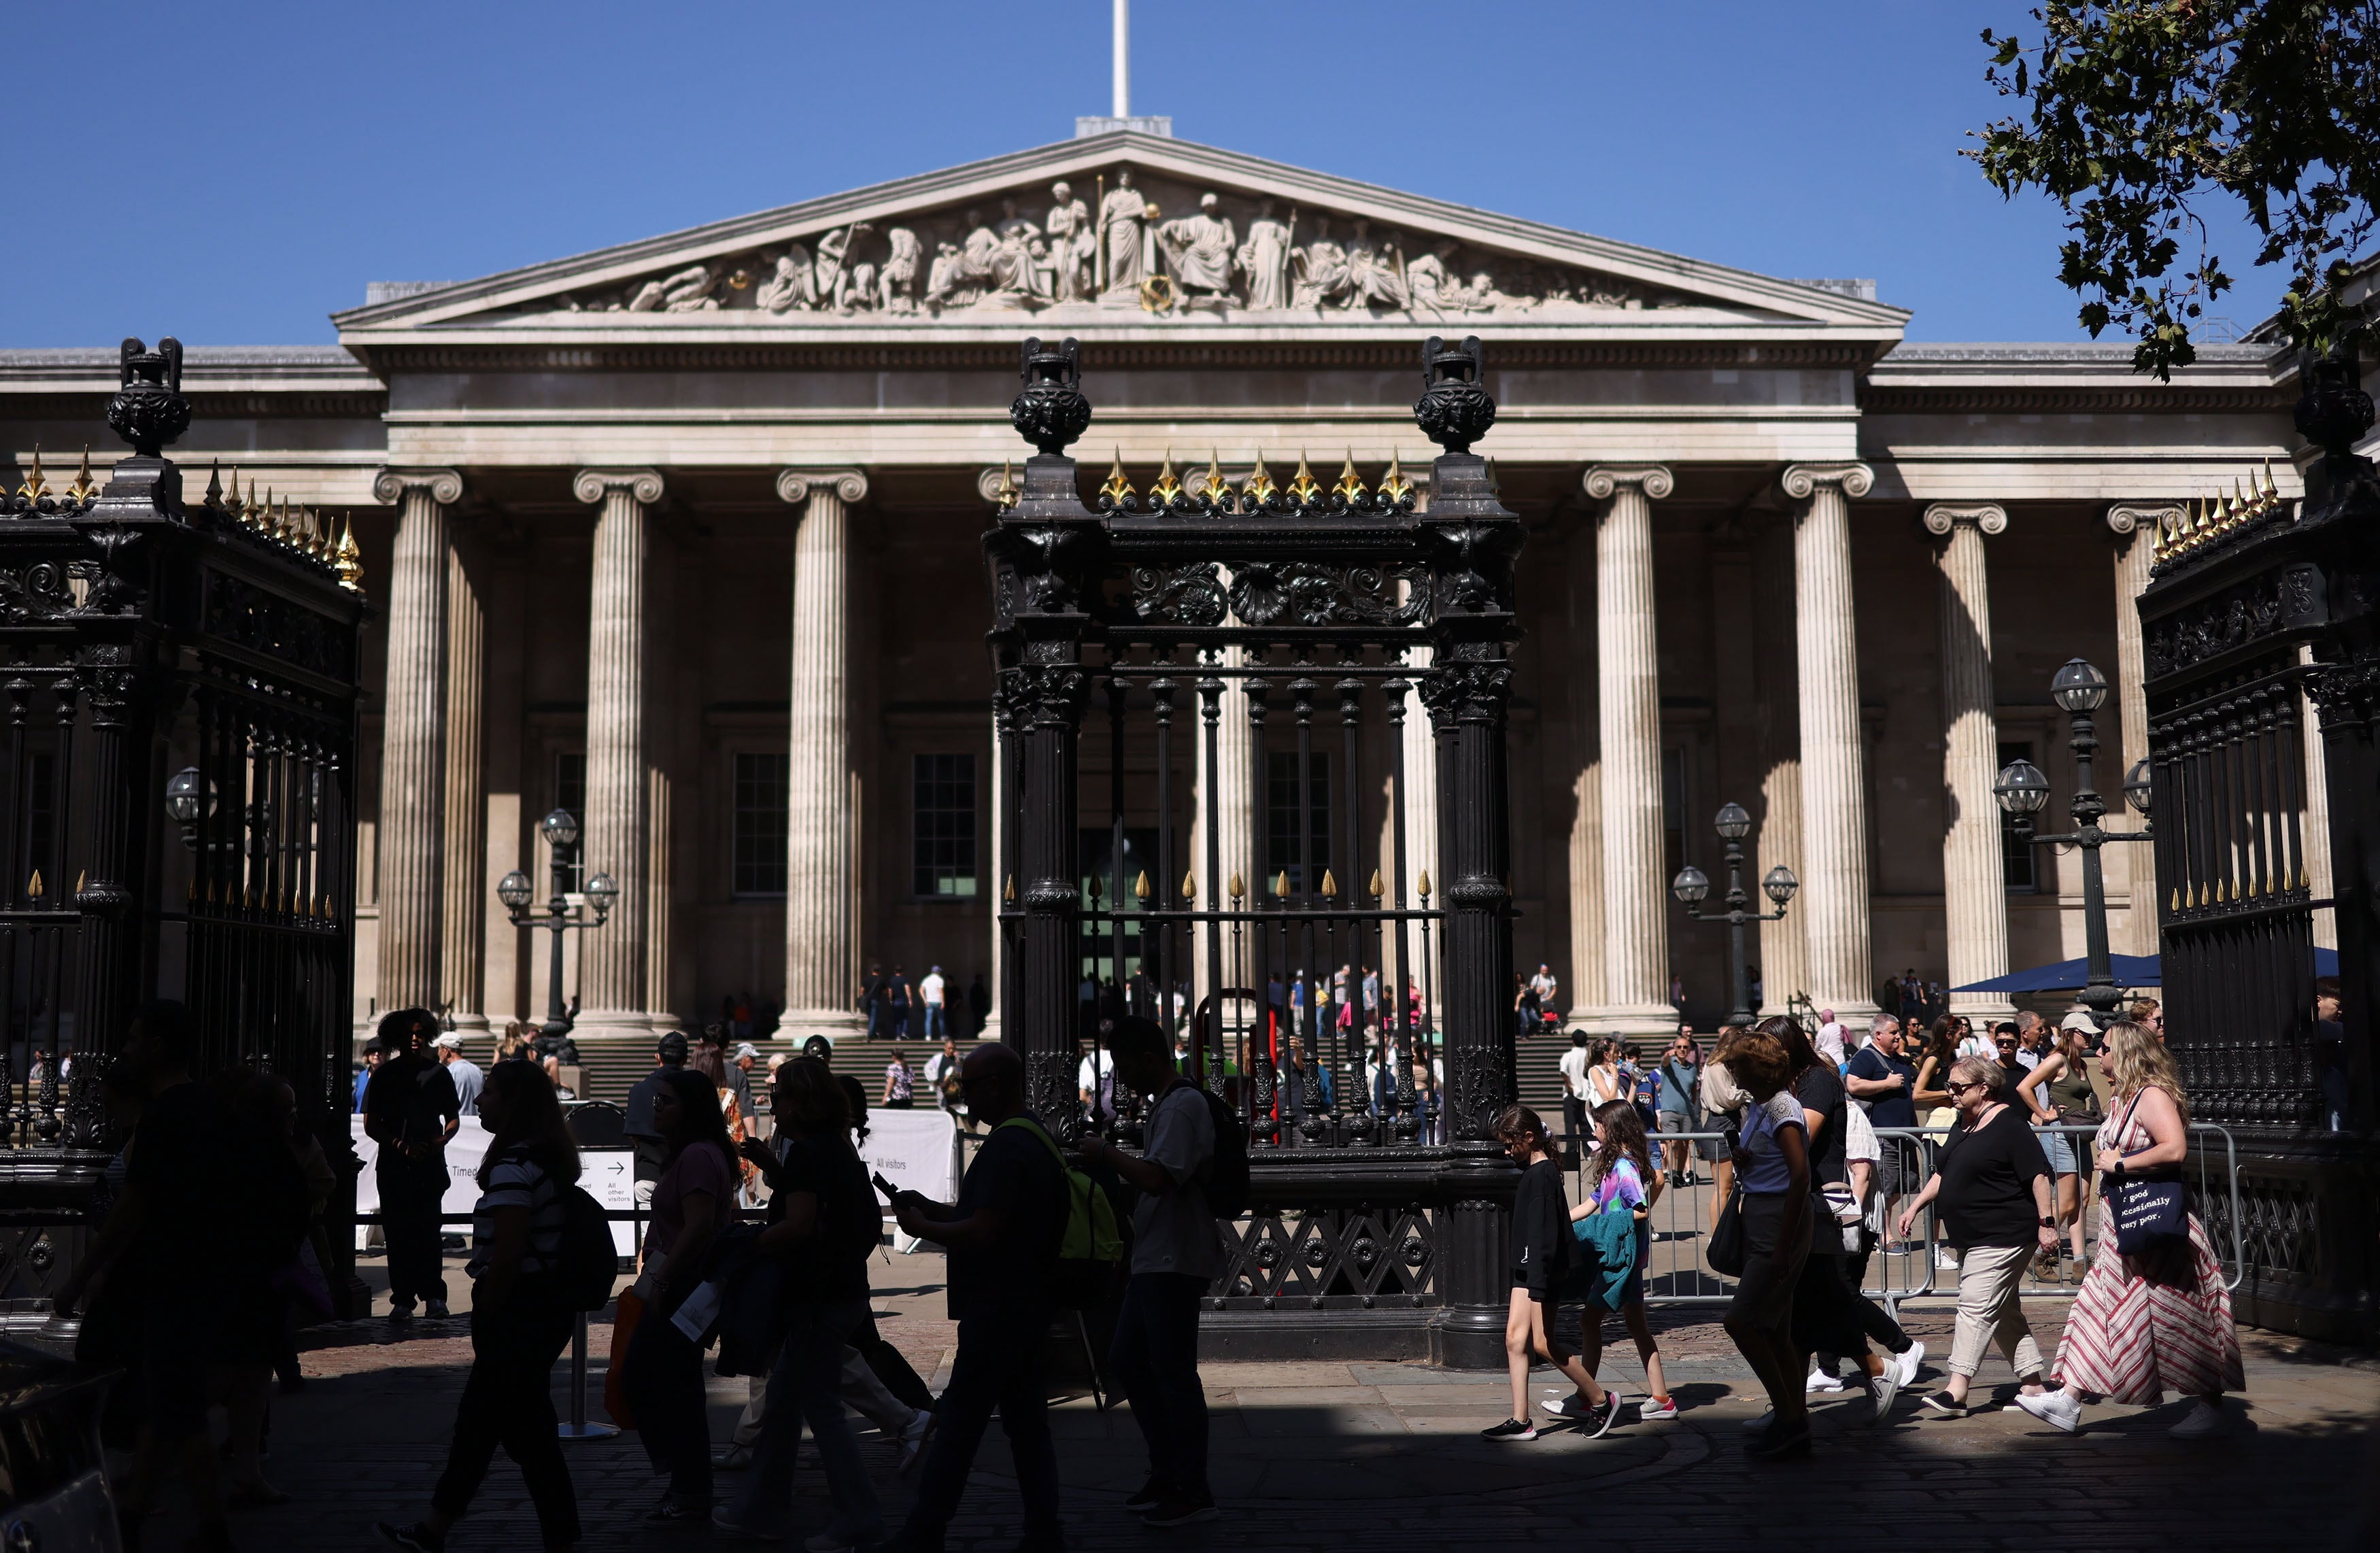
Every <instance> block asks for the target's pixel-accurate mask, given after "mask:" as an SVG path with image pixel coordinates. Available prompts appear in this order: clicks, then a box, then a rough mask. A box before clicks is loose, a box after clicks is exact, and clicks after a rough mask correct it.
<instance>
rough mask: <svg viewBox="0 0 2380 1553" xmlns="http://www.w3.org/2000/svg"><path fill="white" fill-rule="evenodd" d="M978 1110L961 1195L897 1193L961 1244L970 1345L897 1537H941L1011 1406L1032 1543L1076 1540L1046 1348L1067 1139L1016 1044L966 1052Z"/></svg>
mask: <svg viewBox="0 0 2380 1553" xmlns="http://www.w3.org/2000/svg"><path fill="white" fill-rule="evenodd" d="M959 1087H960V1092H961V1093H962V1094H963V1095H964V1096H965V1098H966V1105H967V1110H969V1111H970V1112H971V1113H972V1114H973V1115H975V1116H976V1117H977V1119H978V1120H980V1121H984V1122H990V1126H991V1131H990V1134H988V1135H987V1136H986V1137H985V1139H984V1142H983V1147H981V1148H979V1149H977V1151H976V1157H975V1162H974V1163H973V1164H972V1165H970V1166H968V1167H967V1172H966V1179H965V1181H964V1182H962V1183H960V1186H959V1200H958V1201H957V1202H955V1203H952V1204H947V1205H946V1204H942V1203H936V1202H930V1201H929V1200H928V1199H927V1198H925V1197H924V1196H923V1195H919V1194H917V1193H915V1192H904V1193H902V1194H901V1195H899V1196H898V1197H896V1198H894V1199H893V1208H894V1210H895V1212H896V1213H897V1215H898V1217H899V1219H900V1223H901V1229H902V1231H903V1232H904V1233H905V1234H908V1235H912V1236H914V1237H916V1238H917V1239H920V1240H930V1241H934V1242H937V1243H939V1244H941V1245H943V1246H945V1247H947V1248H948V1250H949V1252H950V1272H949V1280H950V1282H949V1298H950V1312H951V1318H952V1319H953V1320H954V1321H956V1322H957V1323H958V1327H959V1331H958V1338H959V1341H958V1356H957V1358H956V1359H955V1360H954V1361H953V1364H952V1365H951V1382H950V1385H949V1386H948V1387H946V1388H945V1389H943V1391H942V1397H941V1402H940V1403H939V1404H937V1406H936V1407H935V1410H934V1419H935V1423H934V1436H933V1441H932V1443H931V1444H930V1445H929V1446H928V1447H927V1450H926V1461H925V1466H924V1469H923V1471H922V1473H921V1474H920V1475H919V1479H918V1484H917V1500H916V1502H915V1504H914V1505H913V1506H912V1508H911V1509H910V1511H909V1519H908V1521H907V1523H905V1524H904V1525H903V1527H902V1528H901V1534H900V1535H899V1536H898V1537H897V1538H896V1539H895V1540H894V1544H893V1546H895V1547H903V1548H911V1549H919V1550H924V1549H940V1548H941V1546H942V1532H943V1529H944V1528H945V1527H947V1526H948V1525H949V1524H950V1523H951V1517H952V1516H953V1514H955V1513H956V1512H957V1510H958V1503H959V1496H960V1494H961V1493H963V1492H964V1491H965V1488H966V1480H967V1473H968V1471H969V1469H970V1468H972V1467H973V1466H974V1464H975V1452H976V1447H977V1445H979V1444H980V1443H981V1442H982V1440H983V1431H984V1429H985V1427H986V1426H988V1425H989V1424H990V1422H991V1413H992V1410H993V1409H994V1408H998V1409H999V1410H1000V1424H1001V1427H1002V1429H1003V1430H1005V1431H1006V1432H1007V1435H1008V1446H1009V1452H1010V1454H1011V1456H1012V1457H1013V1458H1014V1462H1015V1469H1016V1488H1017V1493H1018V1495H1019V1496H1020V1497H1021V1498H1023V1499H1024V1501H1025V1537H1024V1541H1023V1543H1022V1544H1020V1546H1021V1547H1025V1548H1027V1549H1042V1550H1048V1549H1056V1548H1062V1547H1064V1545H1065V1534H1064V1532H1063V1531H1062V1529H1061V1526H1060V1523H1059V1520H1058V1456H1057V1452H1056V1450H1055V1449H1054V1448H1053V1447H1052V1446H1051V1444H1050V1413H1049V1403H1048V1401H1047V1399H1046V1397H1045V1396H1044V1394H1043V1392H1042V1389H1041V1376H1040V1366H1039V1364H1038V1357H1039V1354H1040V1351H1041V1340H1042V1339H1043V1338H1044V1337H1045V1336H1047V1335H1048V1333H1049V1330H1050V1278H1051V1275H1052V1274H1053V1273H1054V1272H1055V1271H1056V1265H1057V1260H1058V1244H1059V1241H1060V1240H1061V1238H1062V1237H1063V1235H1064V1234H1065V1231H1066V1214H1067V1207H1068V1205H1067V1189H1066V1176H1065V1171H1064V1169H1063V1167H1062V1165H1061V1163H1060V1157H1059V1154H1058V1147H1057V1145H1056V1144H1055V1143H1054V1142H1052V1141H1051V1140H1050V1134H1048V1133H1046V1132H1044V1131H1042V1128H1041V1124H1040V1123H1039V1122H1037V1121H1035V1120H1034V1119H1033V1117H1032V1116H1031V1115H1030V1114H1029V1113H1028V1112H1026V1109H1025V1063H1024V1060H1023V1059H1021V1058H1020V1057H1018V1056H1017V1055H1016V1052H1015V1050H1014V1049H1013V1048H1010V1047H1007V1046H1004V1045H1000V1044H997V1043H995V1044H990V1045H985V1046H978V1047H977V1048H976V1049H974V1050H973V1051H970V1052H968V1053H967V1054H966V1057H965V1060H963V1061H962V1062H960V1063H959Z"/></svg>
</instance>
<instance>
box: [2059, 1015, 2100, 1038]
mask: <svg viewBox="0 0 2380 1553" xmlns="http://www.w3.org/2000/svg"><path fill="white" fill-rule="evenodd" d="M2058 1028H2059V1029H2061V1030H2080V1031H2082V1032H2083V1034H2084V1035H2086V1036H2095V1035H2097V1034H2098V1033H2099V1024H2098V1021H2096V1020H2095V1019H2093V1018H2092V1017H2091V1013H2090V1011H2089V1010H2088V1009H2079V1008H2078V1009H2076V1010H2074V1011H2073V1012H2072V1013H2069V1014H2068V1015H2067V1016H2066V1017H2065V1018H2063V1019H2061V1020H2059V1021H2058Z"/></svg>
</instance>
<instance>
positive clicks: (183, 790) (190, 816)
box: [165, 766, 206, 825]
mask: <svg viewBox="0 0 2380 1553" xmlns="http://www.w3.org/2000/svg"><path fill="white" fill-rule="evenodd" d="M205 789H206V783H205V782H204V781H203V779H201V778H200V775H199V769H198V768H197V767H196V766H185V767H183V768H182V769H181V770H178V771H176V772H175V773H174V780H173V781H171V782H169V783H166V784H165V813H166V814H167V815H168V816H170V817H171V818H172V819H173V820H174V822H175V823H176V824H177V825H195V824H197V823H198V821H199V795H200V793H201V792H204V791H205Z"/></svg>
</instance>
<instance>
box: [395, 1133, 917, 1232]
mask: <svg viewBox="0 0 2380 1553" xmlns="http://www.w3.org/2000/svg"><path fill="white" fill-rule="evenodd" d="M349 1122H350V1128H349V1130H350V1132H351V1133H352V1134H353V1135H354V1138H355V1144H356V1158H357V1159H361V1160H362V1161H363V1162H364V1169H363V1173H362V1174H361V1175H359V1176H358V1177H356V1211H357V1212H358V1213H359V1214H362V1213H378V1212H379V1211H380V1171H379V1169H378V1162H379V1159H380V1145H379V1144H377V1143H374V1142H373V1141H372V1140H371V1139H370V1138H368V1137H366V1136H365V1135H364V1119H363V1118H362V1117H361V1116H356V1117H351V1118H350V1119H349ZM487 1157H488V1130H487V1129H486V1128H485V1127H482V1126H481V1125H480V1119H479V1118H478V1117H476V1116H467V1117H464V1118H463V1119H462V1122H461V1124H460V1125H458V1126H457V1127H456V1128H455V1135H454V1136H453V1137H451V1138H448V1139H447V1140H446V1195H445V1197H444V1199H443V1201H441V1202H440V1204H439V1208H438V1210H439V1212H441V1213H468V1212H470V1211H471V1209H472V1208H473V1207H476V1206H478V1204H479V1201H480V1162H481V1161H482V1160H484V1159H487ZM885 1173H886V1174H887V1175H891V1174H892V1171H886V1172H885ZM894 1179H895V1180H898V1179H899V1178H898V1177H894ZM578 1184H579V1185H581V1186H583V1187H585V1188H586V1189H587V1194H588V1195H589V1196H591V1197H593V1198H594V1199H595V1200H596V1201H597V1202H599V1203H601V1204H602V1205H603V1207H604V1208H605V1209H606V1210H618V1211H621V1212H625V1211H626V1210H628V1209H629V1208H632V1207H636V1206H637V1164H636V1156H635V1155H634V1154H632V1153H631V1152H629V1151H628V1150H627V1149H625V1148H619V1149H611V1148H605V1149H593V1148H590V1149H588V1150H587V1151H585V1152H584V1153H582V1154H580V1155H579V1156H578ZM919 1190H921V1191H922V1190H924V1188H922V1187H920V1188H919ZM377 1228H378V1226H377V1225H371V1224H358V1225H357V1226H356V1249H357V1250H358V1251H361V1250H363V1249H365V1243H366V1242H367V1241H368V1240H369V1239H370V1234H371V1231H373V1230H375V1229H377ZM443 1232H444V1233H447V1234H450V1235H451V1234H462V1233H468V1226H467V1225H462V1224H447V1225H445V1226H443ZM612 1244H613V1246H614V1247H616V1248H617V1249H618V1251H619V1253H620V1255H621V1256H633V1255H634V1254H635V1252H636V1248H637V1228H636V1226H635V1225H634V1224H632V1223H630V1222H629V1221H628V1220H626V1219H613V1221H612Z"/></svg>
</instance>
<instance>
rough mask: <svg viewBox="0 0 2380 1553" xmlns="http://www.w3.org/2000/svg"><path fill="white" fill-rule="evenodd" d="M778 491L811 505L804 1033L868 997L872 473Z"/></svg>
mask: <svg viewBox="0 0 2380 1553" xmlns="http://www.w3.org/2000/svg"><path fill="white" fill-rule="evenodd" d="M777 494H778V495H779V496H780V497H782V498H783V500H785V501H787V502H789V503H791V504H794V505H795V506H796V507H799V508H800V509H801V517H800V519H799V522H798V525H797V527H795V529H794V655H793V687H792V698H791V702H790V705H789V707H788V711H789V713H790V716H789V717H788V720H787V721H788V725H789V726H788V733H789V734H790V738H791V754H792V759H791V761H790V763H789V765H788V768H787V782H786V802H787V804H788V806H789V807H788V810H787V816H786V818H787V824H786V828H785V838H786V839H785V1018H786V1020H787V1021H788V1022H789V1023H791V1024H795V1025H800V1026H802V1027H804V1028H805V1029H807V1028H818V1027H835V1028H848V1027H850V1026H852V1025H855V1024H856V1023H857V1018H858V1016H857V1014H856V1012H855V1009H856V1001H857V999H858V996H859V989H858V987H857V985H856V982H855V979H854V977H855V970H854V965H853V962H854V958H855V956H856V953H857V952H858V942H859V939H858V932H859V926H858V922H857V920H856V916H857V913H856V910H855V905H856V891H855V890H854V888H853V886H854V881H855V880H856V879H857V877H858V873H857V867H856V857H855V855H854V854H855V852H856V835H855V830H854V825H853V815H852V792H851V505H852V504H854V503H856V502H860V501H864V500H866V499H867V496H868V477H867V476H866V475H864V474H861V473H860V472H859V471H857V470H856V469H831V470H806V469H787V470H785V471H784V472H783V473H782V474H780V475H779V476H778V477H777ZM995 758H997V756H996V755H995ZM1002 796H1003V798H1005V797H1006V795H1002ZM1003 887H1004V885H1003V886H995V889H998V888H1003Z"/></svg>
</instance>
